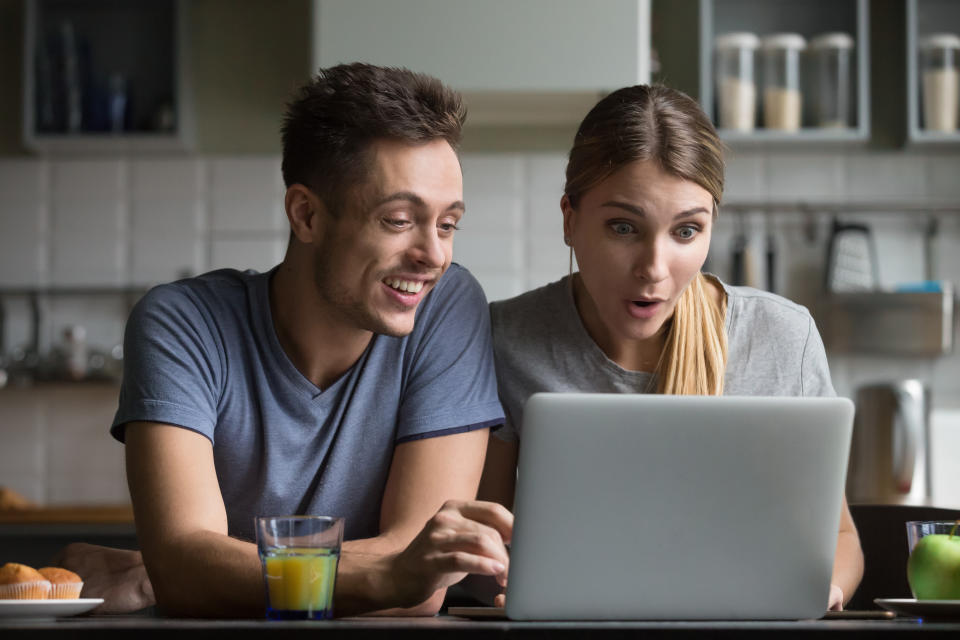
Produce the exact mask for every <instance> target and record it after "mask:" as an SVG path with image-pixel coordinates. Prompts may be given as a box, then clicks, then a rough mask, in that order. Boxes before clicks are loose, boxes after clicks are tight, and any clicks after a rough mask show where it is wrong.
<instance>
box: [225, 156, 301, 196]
mask: <svg viewBox="0 0 960 640" xmlns="http://www.w3.org/2000/svg"><path fill="white" fill-rule="evenodd" d="M207 165H208V170H207V174H208V179H209V181H210V192H211V194H212V195H213V197H214V198H224V197H229V196H230V195H232V194H241V193H242V194H247V195H253V196H255V197H270V196H275V195H278V194H279V195H281V196H282V195H283V193H284V187H283V175H282V174H281V172H280V156H238V157H214V158H210V159H208V161H207ZM281 201H282V199H281Z"/></svg>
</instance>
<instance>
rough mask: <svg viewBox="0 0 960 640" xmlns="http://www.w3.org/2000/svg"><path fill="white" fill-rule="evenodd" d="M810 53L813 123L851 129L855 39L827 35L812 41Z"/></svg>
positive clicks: (842, 35) (834, 34)
mask: <svg viewBox="0 0 960 640" xmlns="http://www.w3.org/2000/svg"><path fill="white" fill-rule="evenodd" d="M808 51H809V56H808V59H809V60H810V63H811V64H810V67H811V68H810V80H811V83H810V90H811V92H812V93H813V96H812V100H811V102H810V104H811V105H812V107H813V122H814V123H815V124H816V126H818V127H822V128H825V129H844V128H848V127H850V126H852V114H853V111H852V109H851V106H852V104H851V100H850V91H851V86H852V82H851V75H850V69H851V58H852V57H853V38H852V37H851V36H850V35H849V34H846V33H839V32H838V33H824V34H821V35H819V36H817V37H815V38H813V39H811V40H810V47H809V49H808Z"/></svg>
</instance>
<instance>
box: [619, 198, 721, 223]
mask: <svg viewBox="0 0 960 640" xmlns="http://www.w3.org/2000/svg"><path fill="white" fill-rule="evenodd" d="M601 206H603V207H616V208H617V209H623V210H624V211H626V212H628V213H632V214H633V215H635V216H640V217H641V218H644V217H646V215H647V214H646V212H645V211H644V210H643V207H638V206H636V205H634V204H630V203H629V202H620V201H618V200H607V201H606V202H604V203H603V204H602V205H601ZM700 213H706V214H709V213H710V211H709V210H708V209H707V208H705V207H694V208H692V209H687V210H685V211H681V212H680V213H678V214H676V215H674V216H673V217H674V219H677V218H689V217H691V216H695V215H697V214H700Z"/></svg>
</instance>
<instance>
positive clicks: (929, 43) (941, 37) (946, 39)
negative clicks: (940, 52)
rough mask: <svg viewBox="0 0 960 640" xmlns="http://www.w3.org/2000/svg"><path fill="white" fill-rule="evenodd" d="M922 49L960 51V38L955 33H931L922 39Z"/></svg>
mask: <svg viewBox="0 0 960 640" xmlns="http://www.w3.org/2000/svg"><path fill="white" fill-rule="evenodd" d="M920 48H921V49H960V36H958V35H957V34H955V33H931V34H930V35H928V36H924V37H922V38H920Z"/></svg>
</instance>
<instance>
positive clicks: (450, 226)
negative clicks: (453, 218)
mask: <svg viewBox="0 0 960 640" xmlns="http://www.w3.org/2000/svg"><path fill="white" fill-rule="evenodd" d="M437 226H439V227H440V230H441V231H444V232H447V233H453V232H454V231H459V230H460V227H458V226H457V225H456V224H455V223H453V222H441V223H440V224H439V225H437Z"/></svg>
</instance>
